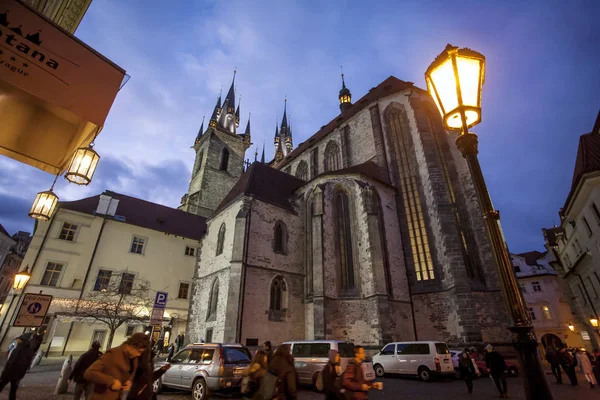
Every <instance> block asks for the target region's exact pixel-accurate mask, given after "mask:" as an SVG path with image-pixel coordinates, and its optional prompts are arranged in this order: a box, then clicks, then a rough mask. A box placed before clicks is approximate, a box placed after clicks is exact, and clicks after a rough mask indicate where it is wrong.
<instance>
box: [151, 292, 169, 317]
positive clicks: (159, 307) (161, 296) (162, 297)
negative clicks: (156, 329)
mask: <svg viewBox="0 0 600 400" xmlns="http://www.w3.org/2000/svg"><path fill="white" fill-rule="evenodd" d="M168 296H169V294H168V293H167V292H156V297H155V298H154V308H152V314H150V325H162V320H163V315H164V314H165V308H166V307H167V297H168Z"/></svg>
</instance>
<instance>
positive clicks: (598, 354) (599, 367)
mask: <svg viewBox="0 0 600 400" xmlns="http://www.w3.org/2000/svg"><path fill="white" fill-rule="evenodd" d="M594 376H595V377H596V382H600V350H598V349H594Z"/></svg>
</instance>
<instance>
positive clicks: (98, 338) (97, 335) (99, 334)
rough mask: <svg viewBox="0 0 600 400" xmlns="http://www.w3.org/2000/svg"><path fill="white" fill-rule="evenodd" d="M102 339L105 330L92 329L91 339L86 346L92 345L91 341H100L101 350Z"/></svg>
mask: <svg viewBox="0 0 600 400" xmlns="http://www.w3.org/2000/svg"><path fill="white" fill-rule="evenodd" d="M104 339H106V330H101V329H94V333H93V335H92V341H91V342H90V345H89V346H88V348H90V347H92V343H94V342H96V341H97V342H99V343H100V350H102V349H103V348H104Z"/></svg>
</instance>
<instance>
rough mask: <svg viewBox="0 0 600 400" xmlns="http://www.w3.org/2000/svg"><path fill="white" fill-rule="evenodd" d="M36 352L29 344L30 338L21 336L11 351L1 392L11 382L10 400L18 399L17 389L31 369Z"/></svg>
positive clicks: (1, 378) (5, 366) (1, 382)
mask: <svg viewBox="0 0 600 400" xmlns="http://www.w3.org/2000/svg"><path fill="white" fill-rule="evenodd" d="M33 355H34V351H33V348H32V347H31V343H30V342H29V337H28V336H26V335H21V336H19V337H18V338H17V345H16V347H15V348H14V349H13V350H12V351H11V353H10V356H9V357H8V360H6V364H5V365H4V369H3V370H2V374H1V375H0V392H2V390H3V389H4V387H5V386H6V385H7V384H8V383H9V382H10V393H9V395H8V398H9V400H16V399H17V389H18V388H19V382H20V381H21V379H23V377H24V376H25V374H26V373H27V370H28V369H29V366H30V365H31V360H32V359H33Z"/></svg>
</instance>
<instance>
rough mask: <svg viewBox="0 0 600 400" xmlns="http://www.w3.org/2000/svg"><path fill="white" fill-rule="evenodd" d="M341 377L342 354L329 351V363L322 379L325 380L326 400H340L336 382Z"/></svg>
mask: <svg viewBox="0 0 600 400" xmlns="http://www.w3.org/2000/svg"><path fill="white" fill-rule="evenodd" d="M340 375H341V367H340V353H338V351H337V350H333V349H331V350H329V361H328V362H327V364H325V368H323V372H321V377H322V378H323V392H324V393H325V400H338V390H337V388H336V387H335V380H336V379H337V378H338V377H339V376H340Z"/></svg>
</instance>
